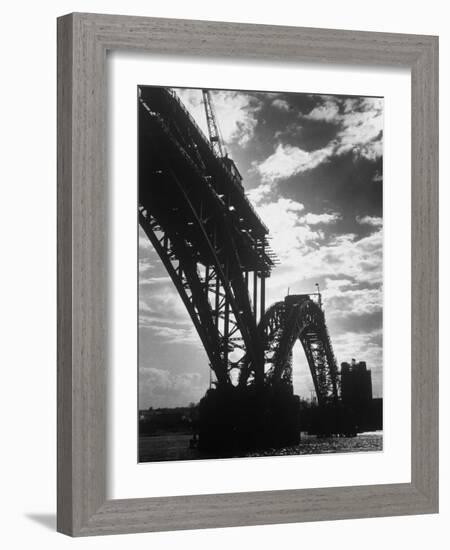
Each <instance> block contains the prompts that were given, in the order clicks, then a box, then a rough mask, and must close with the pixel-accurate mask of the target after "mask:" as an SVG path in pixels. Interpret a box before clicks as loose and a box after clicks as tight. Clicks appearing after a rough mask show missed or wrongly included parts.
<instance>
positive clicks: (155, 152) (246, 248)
mask: <svg viewBox="0 0 450 550" xmlns="http://www.w3.org/2000/svg"><path fill="white" fill-rule="evenodd" d="M221 154H223V153H222V152H220V151H218V149H217V147H216V148H214V147H213V144H211V142H210V141H209V140H208V139H207V138H206V136H205V135H204V134H203V132H202V130H201V129H200V128H199V127H198V125H197V124H196V123H195V121H194V120H193V118H192V117H191V116H190V114H189V113H188V111H187V110H186V109H185V107H184V106H183V104H182V103H181V101H180V100H179V99H178V97H177V95H176V94H175V93H174V92H173V91H171V90H170V89H167V88H160V87H148V86H146V87H141V88H140V90H139V223H140V225H141V227H142V229H143V230H144V232H145V233H146V235H147V237H148V238H149V240H150V241H151V243H152V245H153V247H154V249H155V250H156V252H157V253H158V255H159V257H160V258H161V260H162V262H163V264H164V266H165V267H166V269H167V272H168V274H169V275H170V277H171V279H172V281H173V283H174V285H175V287H176V289H177V291H178V293H179V295H180V297H181V299H182V301H183V303H184V305H185V307H186V309H187V311H188V313H189V315H190V317H191V319H192V322H193V323H194V326H195V328H196V330H197V332H198V334H199V337H200V339H201V341H202V343H203V346H204V348H205V350H206V353H207V355H208V359H209V362H210V366H211V369H212V371H213V372H214V374H215V378H216V381H217V384H218V386H228V385H240V386H246V385H248V384H255V385H257V386H261V387H262V386H264V385H267V384H277V383H279V382H280V381H281V380H283V381H285V382H286V381H290V382H292V375H291V370H292V346H293V345H294V343H295V341H296V339H300V341H301V342H302V345H303V348H304V349H305V353H306V357H307V359H308V363H309V365H310V368H311V374H312V377H313V381H314V385H315V388H316V392H317V396H318V399H319V402H325V401H329V400H330V398H331V397H333V396H334V397H336V396H337V382H336V362H335V360H334V356H333V353H332V349H331V343H330V340H329V336H328V332H327V330H326V325H325V319H324V315H323V312H322V310H321V308H320V307H319V306H318V305H317V304H315V303H314V302H313V301H312V300H310V299H309V298H308V299H307V297H303V298H304V299H301V300H300V299H298V300H297V302H295V301H293V300H292V299H291V300H290V301H289V300H287V301H286V300H285V301H284V302H278V303H277V304H275V305H273V306H271V307H270V308H269V309H268V310H267V311H266V308H265V280H266V278H267V277H269V276H270V272H271V270H272V268H273V267H274V266H275V265H276V263H277V259H276V257H275V254H274V253H273V252H272V250H271V249H270V246H269V235H268V229H267V227H266V226H265V225H264V223H263V222H262V220H261V219H260V218H259V216H258V215H257V213H256V212H255V210H254V209H253V207H252V205H251V203H250V201H249V200H248V198H247V197H246V195H245V193H244V188H243V186H242V178H241V176H240V174H239V171H238V169H237V168H236V166H235V164H234V163H233V161H232V160H231V159H230V158H228V156H223V157H222V156H221ZM258 313H259V317H260V320H259V324H258V319H259V318H258Z"/></svg>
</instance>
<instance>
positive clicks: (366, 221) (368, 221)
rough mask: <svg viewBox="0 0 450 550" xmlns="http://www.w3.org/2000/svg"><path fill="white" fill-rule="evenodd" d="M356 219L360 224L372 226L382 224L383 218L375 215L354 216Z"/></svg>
mask: <svg viewBox="0 0 450 550" xmlns="http://www.w3.org/2000/svg"><path fill="white" fill-rule="evenodd" d="M356 221H357V222H358V223H359V224H361V225H371V226H372V227H381V226H382V225H383V218H380V217H377V216H362V217H361V216H356Z"/></svg>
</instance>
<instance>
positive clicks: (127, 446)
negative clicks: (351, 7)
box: [58, 14, 438, 536]
mask: <svg viewBox="0 0 450 550" xmlns="http://www.w3.org/2000/svg"><path fill="white" fill-rule="evenodd" d="M437 184H438V39H437V37H433V36H416V35H403V34H386V33H367V32H356V31H344V30H324V29H306V28H298V27H272V26H266V25H247V24H235V23H233V24H231V23H215V22H207V21H187V20H175V19H153V18H141V17H128V16H112V15H97V14H70V15H67V16H64V17H61V18H59V19H58V530H59V531H61V532H63V533H66V534H69V535H72V536H85V535H97V534H112V533H127V532H128V533H129V532H140V531H162V530H178V529H198V528H208V527H225V526H238V525H258V524H268V523H288V522H301V521H317V520H327V519H328V520H329V519H343V518H360V517H371V516H388V515H405V514H423V513H436V512H437V510H438V401H437V399H438V360H437V349H438V346H437V334H438V330H437V329H438V305H437V304H438V260H437V257H438V256H437V250H438V220H437V213H438V209H437V200H438V196H437Z"/></svg>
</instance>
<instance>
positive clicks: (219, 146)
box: [202, 90, 227, 158]
mask: <svg viewBox="0 0 450 550" xmlns="http://www.w3.org/2000/svg"><path fill="white" fill-rule="evenodd" d="M202 94H203V103H204V105H205V113H206V122H207V124H208V133H209V141H210V142H211V146H212V148H213V151H214V153H215V154H216V156H218V157H219V158H224V157H226V156H227V151H226V149H225V146H224V143H223V138H222V134H221V133H220V128H219V125H218V123H217V117H216V112H215V109H214V103H213V101H212V97H211V92H210V91H209V90H202Z"/></svg>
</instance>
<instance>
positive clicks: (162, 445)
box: [139, 431, 383, 462]
mask: <svg viewBox="0 0 450 550" xmlns="http://www.w3.org/2000/svg"><path fill="white" fill-rule="evenodd" d="M190 439H191V436H190V435H183V434H168V435H157V436H143V437H140V438H139V461H140V462H155V461H163V460H164V461H165V460H199V459H206V458H224V457H223V456H219V455H213V454H210V453H205V452H201V451H199V450H198V449H191V448H190V447H189V441H190ZM382 449H383V432H381V431H380V432H367V433H362V434H358V435H357V436H356V437H327V438H323V439H320V438H317V437H316V436H312V435H307V434H303V433H302V438H301V441H300V444H299V445H295V446H294V447H284V448H281V449H267V450H263V451H259V452H250V453H246V454H245V455H239V456H246V457H255V456H282V455H307V454H329V453H356V452H367V451H381V450H382Z"/></svg>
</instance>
